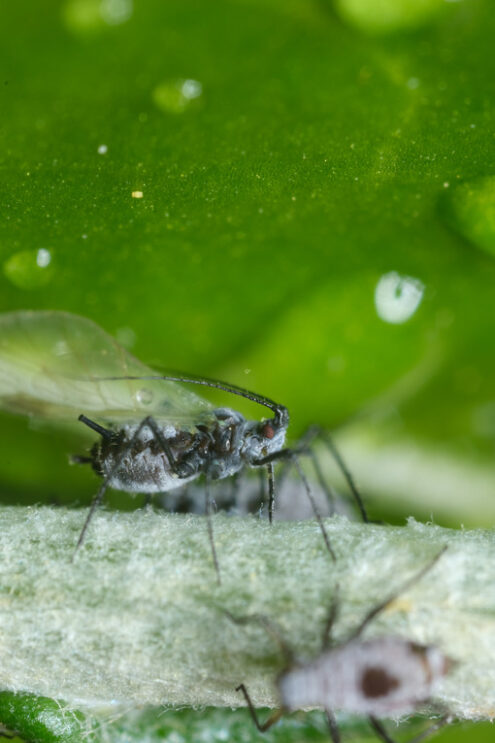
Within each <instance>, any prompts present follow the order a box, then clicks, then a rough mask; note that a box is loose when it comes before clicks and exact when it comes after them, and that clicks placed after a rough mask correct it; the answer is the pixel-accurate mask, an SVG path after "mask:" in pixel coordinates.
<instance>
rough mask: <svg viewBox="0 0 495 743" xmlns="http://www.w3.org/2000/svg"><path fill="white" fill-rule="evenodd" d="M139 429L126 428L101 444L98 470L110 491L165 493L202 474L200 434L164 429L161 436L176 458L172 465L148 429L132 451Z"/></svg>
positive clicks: (95, 454) (144, 429)
mask: <svg viewBox="0 0 495 743" xmlns="http://www.w3.org/2000/svg"><path fill="white" fill-rule="evenodd" d="M137 428H138V426H137V425H127V426H124V428H123V429H122V430H121V431H120V433H119V434H116V436H115V439H113V440H109V441H108V440H106V439H103V440H102V441H101V442H100V443H99V444H98V447H97V450H96V452H95V453H94V460H95V463H96V466H95V469H97V471H98V472H99V474H101V475H102V476H103V477H107V478H108V485H109V487H111V488H115V489H116V490H123V491H125V492H127V493H163V492H167V491H169V490H173V489H175V488H178V487H180V486H182V485H184V484H185V483H186V482H189V481H190V480H193V479H194V478H196V477H197V476H198V475H199V474H200V472H201V470H202V457H201V455H200V454H199V453H198V449H199V442H198V437H200V434H197V435H194V434H191V433H189V432H187V431H180V430H177V429H176V428H174V427H173V426H171V425H168V426H164V427H162V428H161V431H160V433H161V435H162V437H163V439H164V440H165V441H166V443H167V445H168V447H169V450H170V452H171V454H172V457H173V462H170V460H169V458H168V456H167V453H166V452H165V451H164V450H163V448H162V446H161V444H160V442H159V441H157V439H156V438H155V436H154V435H153V433H152V431H150V430H148V429H146V428H143V430H142V431H141V432H140V434H139V436H138V438H137V440H135V441H134V442H133V443H132V445H131V446H130V448H129V444H130V442H132V440H133V438H134V437H135V432H136V430H137Z"/></svg>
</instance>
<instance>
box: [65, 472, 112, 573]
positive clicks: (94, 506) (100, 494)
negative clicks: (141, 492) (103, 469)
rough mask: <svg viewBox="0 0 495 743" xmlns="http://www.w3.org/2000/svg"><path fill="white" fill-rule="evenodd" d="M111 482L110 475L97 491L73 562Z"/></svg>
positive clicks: (78, 541) (73, 556)
mask: <svg viewBox="0 0 495 743" xmlns="http://www.w3.org/2000/svg"><path fill="white" fill-rule="evenodd" d="M109 482H110V479H109V477H106V478H105V479H104V480H103V482H102V484H101V485H100V488H99V490H98V492H97V493H96V495H95V497H94V498H93V502H92V503H91V507H90V509H89V512H88V515H87V516H86V521H85V522H84V526H83V528H82V529H81V533H80V534H79V539H78V540H77V544H76V549H75V550H74V553H73V555H72V562H73V561H74V558H75V556H76V554H77V551H78V549H79V547H80V546H81V544H82V543H83V541H84V537H85V534H86V531H87V529H88V526H89V523H90V521H91V519H92V518H93V515H94V512H95V511H96V509H97V508H98V506H99V505H100V504H101V502H102V500H103V496H104V495H105V493H106V491H107V488H108V485H109Z"/></svg>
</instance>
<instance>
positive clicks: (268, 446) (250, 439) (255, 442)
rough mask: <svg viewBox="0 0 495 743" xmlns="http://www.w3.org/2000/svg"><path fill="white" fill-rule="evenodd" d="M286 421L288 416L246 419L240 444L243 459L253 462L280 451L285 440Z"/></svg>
mask: <svg viewBox="0 0 495 743" xmlns="http://www.w3.org/2000/svg"><path fill="white" fill-rule="evenodd" d="M288 423H289V419H288V416H287V418H286V419H284V420H280V419H279V418H277V417H275V418H268V419H266V420H262V421H247V423H246V427H245V429H244V442H243V445H242V455H243V457H244V459H246V460H247V461H248V462H253V463H254V462H255V461H256V460H258V459H263V458H264V457H267V456H269V455H270V454H274V453H276V452H278V451H280V450H281V449H282V447H283V445H284V442H285V434H286V432H287V426H288Z"/></svg>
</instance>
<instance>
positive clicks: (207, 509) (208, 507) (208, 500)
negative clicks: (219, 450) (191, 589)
mask: <svg viewBox="0 0 495 743" xmlns="http://www.w3.org/2000/svg"><path fill="white" fill-rule="evenodd" d="M205 512H206V523H207V525H208V538H209V540H210V547H211V556H212V558H213V565H214V566H215V572H216V574H217V581H218V585H221V583H222V580H221V578H220V567H219V565H218V559H217V551H216V548H215V540H214V539H213V523H212V520H211V512H212V501H211V495H210V481H209V479H208V477H205Z"/></svg>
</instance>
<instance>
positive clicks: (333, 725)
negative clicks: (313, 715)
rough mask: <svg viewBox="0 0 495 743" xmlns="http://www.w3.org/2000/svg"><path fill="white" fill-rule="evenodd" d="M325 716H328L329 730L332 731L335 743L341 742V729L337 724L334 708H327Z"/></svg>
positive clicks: (331, 734)
mask: <svg viewBox="0 0 495 743" xmlns="http://www.w3.org/2000/svg"><path fill="white" fill-rule="evenodd" d="M325 716H326V718H327V723H328V730H329V731H330V737H331V739H332V742H333V743H340V740H341V739H340V731H339V728H338V725H337V720H336V719H335V715H334V714H333V712H332V710H330V709H326V710H325Z"/></svg>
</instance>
